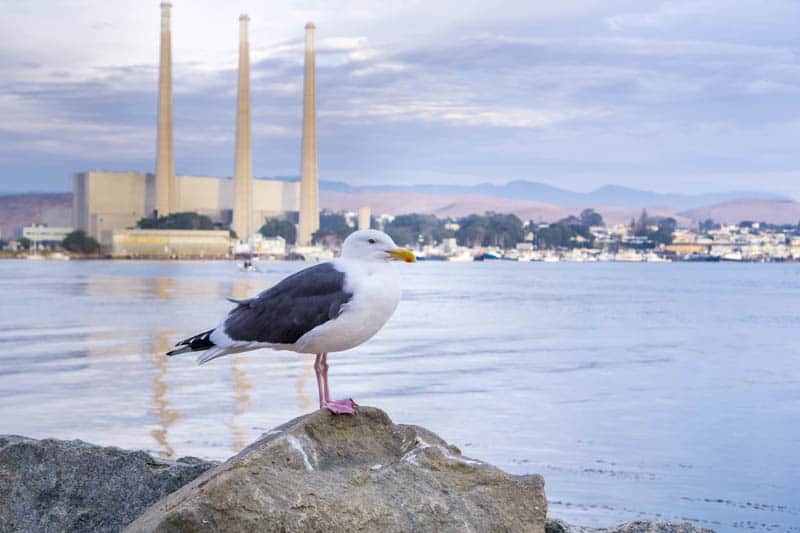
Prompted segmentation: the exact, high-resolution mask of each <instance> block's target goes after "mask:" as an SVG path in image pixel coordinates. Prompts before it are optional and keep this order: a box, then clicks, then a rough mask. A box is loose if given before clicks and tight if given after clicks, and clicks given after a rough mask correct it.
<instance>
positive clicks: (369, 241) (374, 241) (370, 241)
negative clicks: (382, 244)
mask: <svg viewBox="0 0 800 533" xmlns="http://www.w3.org/2000/svg"><path fill="white" fill-rule="evenodd" d="M367 242H368V243H370V244H375V243H376V242H378V241H376V240H375V239H367Z"/></svg>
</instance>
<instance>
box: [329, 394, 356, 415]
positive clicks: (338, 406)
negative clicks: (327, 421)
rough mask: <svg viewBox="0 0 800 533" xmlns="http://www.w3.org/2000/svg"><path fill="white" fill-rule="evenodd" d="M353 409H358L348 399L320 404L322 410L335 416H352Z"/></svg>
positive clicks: (354, 403)
mask: <svg viewBox="0 0 800 533" xmlns="http://www.w3.org/2000/svg"><path fill="white" fill-rule="evenodd" d="M355 407H358V404H357V403H356V402H354V401H353V400H351V399H350V398H348V399H346V400H329V401H327V402H323V403H322V408H323V409H327V410H328V411H330V412H331V413H333V414H335V415H352V414H354V413H355V410H354V408H355Z"/></svg>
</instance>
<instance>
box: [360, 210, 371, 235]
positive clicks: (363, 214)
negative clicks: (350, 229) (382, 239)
mask: <svg viewBox="0 0 800 533" xmlns="http://www.w3.org/2000/svg"><path fill="white" fill-rule="evenodd" d="M371 225H372V210H371V209H370V208H369V207H366V206H365V207H359V208H358V229H369V228H370V226H371Z"/></svg>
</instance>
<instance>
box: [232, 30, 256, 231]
mask: <svg viewBox="0 0 800 533" xmlns="http://www.w3.org/2000/svg"><path fill="white" fill-rule="evenodd" d="M249 21H250V17H248V16H247V15H242V16H240V17H239V86H238V87H239V90H238V93H237V96H236V170H235V173H234V177H233V180H234V183H233V230H234V231H235V232H236V235H237V236H238V237H239V238H240V239H242V240H245V239H247V238H249V237H250V235H252V234H253V233H255V232H256V231H258V228H256V227H254V225H253V139H252V137H251V131H250V42H249V39H248V37H247V23H248V22H249Z"/></svg>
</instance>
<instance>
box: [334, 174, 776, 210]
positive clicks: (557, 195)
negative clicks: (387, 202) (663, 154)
mask: <svg viewBox="0 0 800 533" xmlns="http://www.w3.org/2000/svg"><path fill="white" fill-rule="evenodd" d="M320 187H321V189H322V190H323V191H331V192H341V193H365V192H414V193H421V194H426V195H430V196H465V195H466V196H476V195H477V196H491V197H494V198H508V199H512V200H528V201H532V202H539V203H542V204H549V205H557V206H561V207H572V208H575V207H580V206H587V205H589V206H600V205H605V206H615V207H635V208H639V209H641V208H642V207H647V206H659V207H669V208H673V209H677V210H684V209H692V208H696V207H701V206H704V205H710V204H717V203H721V202H726V201H731V200H736V199H741V198H758V199H765V200H787V198H786V197H783V196H780V195H776V194H772V193H763V192H752V191H733V192H728V193H710V194H696V195H689V194H663V193H657V192H653V191H646V190H640V189H632V188H629V187H621V186H619V185H606V186H603V187H600V188H599V189H595V190H593V191H590V192H576V191H570V190H567V189H561V188H559V187H554V186H552V185H548V184H546V183H540V182H535V181H524V180H519V181H511V182H508V183H506V184H504V185H494V184H491V183H482V184H478V185H424V184H423V185H373V186H366V187H354V186H350V185H348V184H347V183H343V182H333V181H323V182H321V184H320Z"/></svg>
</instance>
